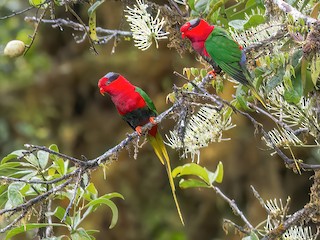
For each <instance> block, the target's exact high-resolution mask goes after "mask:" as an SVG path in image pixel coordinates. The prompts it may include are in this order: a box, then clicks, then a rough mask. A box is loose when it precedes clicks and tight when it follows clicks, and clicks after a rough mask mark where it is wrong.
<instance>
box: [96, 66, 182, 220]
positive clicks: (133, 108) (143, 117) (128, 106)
mask: <svg viewBox="0 0 320 240" xmlns="http://www.w3.org/2000/svg"><path fill="white" fill-rule="evenodd" d="M98 87H99V89H100V93H101V94H102V95H104V94H105V93H108V94H109V95H110V97H111V100H112V102H113V103H114V105H115V106H116V108H117V110H118V112H119V114H120V115H121V117H122V118H123V119H124V120H125V121H126V122H127V123H128V124H129V125H130V126H131V127H132V128H133V129H134V130H136V131H137V132H138V133H139V135H140V134H141V127H142V126H143V125H145V124H147V123H149V122H152V123H154V120H153V119H154V118H155V117H156V116H157V115H158V113H157V111H156V108H155V106H154V104H153V102H152V100H151V99H150V97H149V96H148V95H147V94H146V93H145V92H144V91H143V90H142V89H141V88H139V87H136V86H134V85H132V84H131V83H130V82H129V81H128V80H127V79H125V78H124V77H123V76H121V75H120V74H118V73H114V72H109V73H107V74H106V75H105V76H104V77H102V78H101V79H100V80H99V83H98ZM147 139H148V141H149V142H150V143H151V145H152V147H153V149H154V151H155V153H156V155H157V157H158V158H159V160H160V162H161V163H162V164H163V165H165V167H166V171H167V174H168V178H169V182H170V187H171V191H172V195H173V199H174V202H175V204H176V208H177V210H178V214H179V217H180V220H181V222H182V224H183V225H184V221H183V218H182V214H181V211H180V207H179V203H178V200H177V197H176V194H175V186H174V182H173V178H172V175H171V165H170V159H169V156H168V153H167V150H166V147H165V145H164V142H163V139H162V136H161V134H160V133H159V131H158V126H157V125H156V124H155V123H154V126H153V127H152V128H151V129H150V130H149V131H148V135H147Z"/></svg>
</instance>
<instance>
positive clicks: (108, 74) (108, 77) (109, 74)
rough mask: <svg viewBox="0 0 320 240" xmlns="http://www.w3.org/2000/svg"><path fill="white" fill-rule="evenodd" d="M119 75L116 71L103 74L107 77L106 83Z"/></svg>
mask: <svg viewBox="0 0 320 240" xmlns="http://www.w3.org/2000/svg"><path fill="white" fill-rule="evenodd" d="M119 76H120V75H119V74H118V73H114V72H109V73H107V75H106V76H105V77H106V78H107V79H108V82H107V84H110V83H111V82H113V81H114V80H116V79H117V78H118V77H119Z"/></svg>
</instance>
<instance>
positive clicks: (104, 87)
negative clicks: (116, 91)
mask: <svg viewBox="0 0 320 240" xmlns="http://www.w3.org/2000/svg"><path fill="white" fill-rule="evenodd" d="M120 77H122V76H120V74H118V73H114V72H109V73H107V74H106V75H105V76H104V77H102V78H100V80H99V82H98V87H99V89H100V93H101V94H102V95H104V94H105V93H110V89H111V88H112V86H111V84H112V83H114V82H116V81H117V80H120V79H119V78H120Z"/></svg>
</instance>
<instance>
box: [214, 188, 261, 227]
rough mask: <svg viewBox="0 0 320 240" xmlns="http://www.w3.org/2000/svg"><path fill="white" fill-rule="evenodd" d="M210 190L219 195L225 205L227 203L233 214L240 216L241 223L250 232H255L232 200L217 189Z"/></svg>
mask: <svg viewBox="0 0 320 240" xmlns="http://www.w3.org/2000/svg"><path fill="white" fill-rule="evenodd" d="M212 189H213V190H214V191H215V192H216V193H217V194H218V195H220V196H221V197H222V198H223V199H224V200H225V201H226V202H227V203H229V206H230V207H231V209H232V210H233V211H234V213H235V214H237V215H238V216H240V218H241V219H242V221H243V222H244V223H245V224H246V225H247V226H248V227H249V229H250V232H251V231H254V230H255V228H254V227H253V226H252V225H251V223H250V222H249V221H248V219H247V218H246V217H245V216H244V214H243V212H242V211H241V210H240V209H239V207H238V206H237V204H236V203H235V201H234V200H231V199H230V198H228V197H227V196H226V195H225V194H224V193H223V192H222V191H221V190H220V189H219V188H218V187H216V186H212Z"/></svg>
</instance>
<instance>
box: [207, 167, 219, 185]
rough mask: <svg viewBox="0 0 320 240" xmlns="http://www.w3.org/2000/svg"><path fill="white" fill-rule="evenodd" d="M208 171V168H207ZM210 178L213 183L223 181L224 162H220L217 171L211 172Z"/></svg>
mask: <svg viewBox="0 0 320 240" xmlns="http://www.w3.org/2000/svg"><path fill="white" fill-rule="evenodd" d="M207 171H208V170H207ZM209 178H210V182H211V184H212V183H213V182H217V183H222V180H223V164H222V162H219V163H218V166H217V169H216V171H215V172H213V173H212V172H209Z"/></svg>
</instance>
